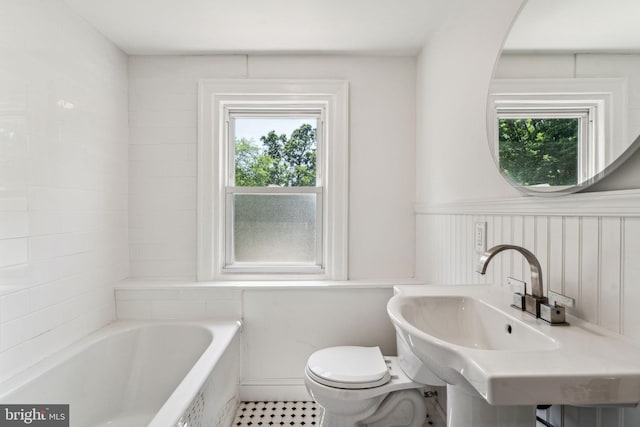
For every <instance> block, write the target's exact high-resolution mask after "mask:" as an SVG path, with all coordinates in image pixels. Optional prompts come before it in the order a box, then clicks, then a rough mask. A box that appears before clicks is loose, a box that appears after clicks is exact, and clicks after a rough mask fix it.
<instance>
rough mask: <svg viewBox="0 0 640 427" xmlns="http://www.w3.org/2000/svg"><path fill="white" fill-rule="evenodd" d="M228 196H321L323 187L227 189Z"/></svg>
mask: <svg viewBox="0 0 640 427" xmlns="http://www.w3.org/2000/svg"><path fill="white" fill-rule="evenodd" d="M226 192H227V194H311V193H315V194H321V193H322V187H226Z"/></svg>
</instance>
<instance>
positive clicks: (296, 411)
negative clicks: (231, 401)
mask: <svg viewBox="0 0 640 427" xmlns="http://www.w3.org/2000/svg"><path fill="white" fill-rule="evenodd" d="M319 421H320V408H319V407H318V406H317V405H316V403H315V402H242V403H240V407H239V408H238V412H236V417H235V419H234V420H233V424H232V426H233V427H245V426H251V427H255V426H266V427H271V426H273V427H280V426H283V427H307V426H318V425H319Z"/></svg>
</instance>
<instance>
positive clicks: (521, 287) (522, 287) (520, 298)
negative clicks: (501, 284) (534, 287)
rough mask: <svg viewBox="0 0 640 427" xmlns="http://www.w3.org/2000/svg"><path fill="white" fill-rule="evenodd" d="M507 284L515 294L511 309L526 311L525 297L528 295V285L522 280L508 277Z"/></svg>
mask: <svg viewBox="0 0 640 427" xmlns="http://www.w3.org/2000/svg"><path fill="white" fill-rule="evenodd" d="M507 284H508V285H509V287H510V288H511V292H513V302H512V303H511V307H514V308H517V309H518V310H521V311H524V310H525V302H524V296H525V295H526V294H527V284H526V283H525V282H523V281H522V280H518V279H515V278H513V277H507Z"/></svg>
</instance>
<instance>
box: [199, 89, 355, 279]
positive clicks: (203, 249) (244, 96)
mask: <svg viewBox="0 0 640 427" xmlns="http://www.w3.org/2000/svg"><path fill="white" fill-rule="evenodd" d="M265 109H271V110H273V111H276V112H277V111H281V112H291V111H299V112H305V111H321V112H322V114H323V117H322V122H323V125H322V128H321V129H319V133H320V134H321V135H319V138H318V147H317V149H318V150H320V152H319V153H318V158H319V159H320V160H319V162H318V164H317V168H318V170H317V176H318V177H319V179H320V183H319V185H318V186H316V187H291V188H279V189H278V190H276V192H278V193H305V192H314V193H316V194H319V197H318V201H319V203H318V205H317V206H318V207H319V209H320V213H321V223H320V224H319V226H320V232H321V237H322V241H321V244H322V250H321V253H320V256H319V257H318V260H317V261H318V263H317V265H316V266H296V265H284V264H282V265H277V266H272V265H268V264H267V263H264V264H244V265H240V264H236V265H234V264H233V263H231V264H230V263H229V261H230V258H229V255H230V250H231V248H232V246H231V245H230V243H231V242H230V238H229V235H228V230H229V227H230V225H231V221H230V214H231V211H230V209H231V206H229V205H230V200H232V197H233V193H234V192H235V193H252V194H258V193H263V192H265V191H267V192H270V193H273V191H270V190H266V189H259V188H254V187H246V188H243V187H234V188H233V189H230V186H229V183H231V184H233V182H232V181H230V175H229V174H230V173H231V176H232V175H233V169H232V168H233V167H234V166H233V165H232V163H231V162H232V157H233V156H232V153H230V150H233V146H232V144H229V143H228V141H229V137H230V135H229V129H228V127H227V120H228V113H229V111H233V112H239V111H246V112H250V111H256V110H258V111H265ZM198 118H199V123H198V230H197V231H198V248H197V252H198V280H200V281H208V280H216V281H218V280H346V279H347V256H348V230H347V225H348V164H349V161H348V84H347V82H345V81H336V80H266V79H265V80H263V79H242V80H236V79H225V80H219V79H205V80H201V81H200V82H199V104H198Z"/></svg>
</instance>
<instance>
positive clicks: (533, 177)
mask: <svg viewBox="0 0 640 427" xmlns="http://www.w3.org/2000/svg"><path fill="white" fill-rule="evenodd" d="M583 120H584V118H583V117H567V118H562V117H553V116H548V117H545V116H539V117H536V116H533V117H528V116H527V115H525V116H524V117H511V118H507V117H500V118H499V119H498V151H499V156H498V157H499V164H500V169H501V171H502V173H503V174H505V175H506V176H508V177H509V178H510V179H511V180H512V181H513V182H515V183H517V184H518V185H523V186H568V185H576V184H577V182H578V177H579V173H580V172H581V171H580V169H581V165H580V162H579V158H580V156H581V155H583V154H582V153H583V152H584V151H587V152H588V149H586V150H585V148H586V146H587V141H586V140H587V139H588V138H587V135H585V132H581V129H582V128H583V126H582V123H581V122H582V121H583ZM579 153H580V154H579Z"/></svg>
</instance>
